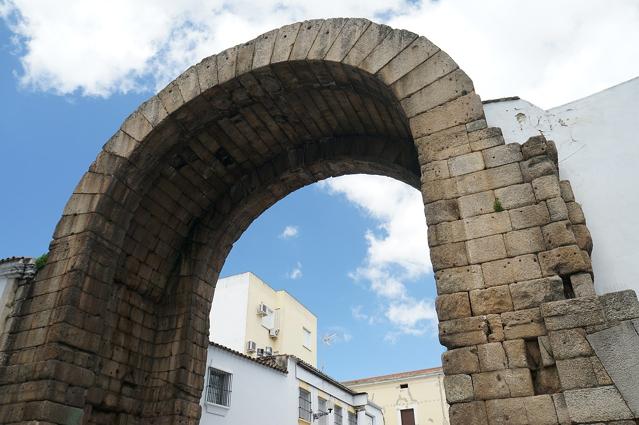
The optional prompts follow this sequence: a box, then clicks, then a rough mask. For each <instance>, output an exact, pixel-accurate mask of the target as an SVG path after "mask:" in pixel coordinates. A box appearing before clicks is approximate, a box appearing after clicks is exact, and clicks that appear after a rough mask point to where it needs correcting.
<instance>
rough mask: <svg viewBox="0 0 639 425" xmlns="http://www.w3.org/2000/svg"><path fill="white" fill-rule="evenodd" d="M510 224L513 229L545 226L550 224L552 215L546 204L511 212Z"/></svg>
mask: <svg viewBox="0 0 639 425" xmlns="http://www.w3.org/2000/svg"><path fill="white" fill-rule="evenodd" d="M509 213H510V222H511V224H512V226H513V229H515V230H518V229H525V228H527V227H535V226H544V225H546V224H548V223H549V222H550V214H549V213H548V208H547V207H546V204H545V203H544V202H541V203H539V204H535V205H529V206H527V207H522V208H517V209H514V210H510V211H509Z"/></svg>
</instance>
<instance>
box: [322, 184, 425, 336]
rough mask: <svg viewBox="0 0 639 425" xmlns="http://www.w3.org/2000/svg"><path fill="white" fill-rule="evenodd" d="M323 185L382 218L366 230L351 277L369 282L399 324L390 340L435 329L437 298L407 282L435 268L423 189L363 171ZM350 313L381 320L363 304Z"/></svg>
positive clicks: (389, 317)
mask: <svg viewBox="0 0 639 425" xmlns="http://www.w3.org/2000/svg"><path fill="white" fill-rule="evenodd" d="M319 186H320V187H321V188H323V189H324V190H327V191H328V192H329V193H330V194H333V195H343V196H345V197H346V199H347V200H348V201H350V202H351V203H353V204H354V205H356V206H357V207H358V208H360V209H361V211H362V213H364V214H366V215H368V216H370V217H372V218H373V219H375V220H376V221H377V222H378V223H379V224H378V228H377V229H376V230H377V231H371V230H369V231H367V232H366V234H365V235H364V237H365V239H366V242H367V255H366V258H365V259H363V261H362V264H361V265H360V266H359V267H358V268H357V269H356V270H355V271H354V272H352V273H351V277H352V278H353V279H355V280H356V281H365V282H367V283H368V287H369V289H370V290H371V291H373V292H374V293H375V294H376V295H378V297H379V299H380V300H381V301H382V303H383V307H382V308H383V309H384V316H385V317H386V319H387V320H388V321H389V322H390V323H391V325H393V328H394V329H395V330H394V331H393V332H391V333H389V334H388V335H387V338H386V339H387V340H389V341H391V342H393V341H394V340H396V339H397V338H398V337H399V336H400V335H403V334H407V335H422V334H424V333H425V332H426V330H428V329H429V328H432V324H433V323H436V321H437V315H436V314H435V309H434V307H433V301H432V300H430V299H426V298H424V299H416V298H415V297H413V296H411V295H410V287H409V285H407V284H408V283H414V282H415V281H417V280H419V279H423V278H425V277H426V276H428V275H429V274H432V271H433V270H432V266H431V264H430V257H429V250H428V239H427V233H426V231H427V229H426V219H425V217H424V206H423V201H422V197H421V194H420V192H419V191H417V190H416V189H414V188H412V187H410V186H408V185H407V184H405V183H402V182H399V181H397V180H393V179H391V178H388V177H381V176H370V175H361V174H356V175H349V176H342V177H337V178H331V179H327V180H324V181H323V182H320V183H319ZM351 314H352V316H353V317H354V318H355V319H357V320H363V321H367V322H369V323H371V324H372V323H375V321H379V319H378V318H376V317H375V316H374V315H369V314H366V313H364V312H363V307H362V306H361V305H358V306H354V307H352V308H351Z"/></svg>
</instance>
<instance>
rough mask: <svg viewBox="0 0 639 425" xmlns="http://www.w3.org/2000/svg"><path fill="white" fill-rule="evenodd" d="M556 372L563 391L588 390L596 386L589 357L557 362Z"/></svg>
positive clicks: (595, 378)
mask: <svg viewBox="0 0 639 425" xmlns="http://www.w3.org/2000/svg"><path fill="white" fill-rule="evenodd" d="M557 371H558V372H559V379H560V381H561V387H562V388H563V389H564V390H573V389H575V388H590V387H596V386H597V385H598V383H597V377H596V376H595V372H594V370H593V369H592V362H591V361H590V357H575V358H573V359H566V360H557Z"/></svg>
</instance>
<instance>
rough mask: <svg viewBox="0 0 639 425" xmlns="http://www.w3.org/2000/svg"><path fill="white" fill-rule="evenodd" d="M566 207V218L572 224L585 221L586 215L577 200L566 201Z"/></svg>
mask: <svg viewBox="0 0 639 425" xmlns="http://www.w3.org/2000/svg"><path fill="white" fill-rule="evenodd" d="M566 208H567V209H568V219H569V220H570V222H571V223H572V224H585V223H586V217H585V216H584V212H583V210H582V209H581V205H580V204H578V203H577V202H566Z"/></svg>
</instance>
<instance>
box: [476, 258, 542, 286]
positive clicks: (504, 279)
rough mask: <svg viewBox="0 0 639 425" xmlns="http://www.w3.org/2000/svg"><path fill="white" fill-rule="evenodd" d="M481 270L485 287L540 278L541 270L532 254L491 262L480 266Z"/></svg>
mask: <svg viewBox="0 0 639 425" xmlns="http://www.w3.org/2000/svg"><path fill="white" fill-rule="evenodd" d="M481 268H482V271H483V274H484V282H485V286H487V287H488V286H499V285H503V284H506V283H512V282H517V281H521V280H528V279H531V278H532V279H534V278H538V277H541V268H540V267H539V263H538V261H537V256H536V255H534V254H528V255H522V256H519V257H514V258H507V259H504V260H497V261H491V262H488V263H484V264H482V265H481Z"/></svg>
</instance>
